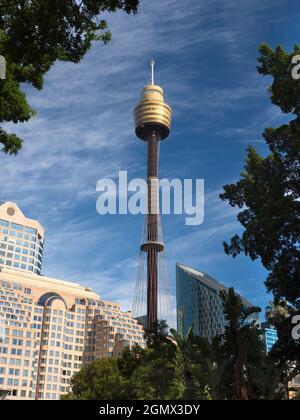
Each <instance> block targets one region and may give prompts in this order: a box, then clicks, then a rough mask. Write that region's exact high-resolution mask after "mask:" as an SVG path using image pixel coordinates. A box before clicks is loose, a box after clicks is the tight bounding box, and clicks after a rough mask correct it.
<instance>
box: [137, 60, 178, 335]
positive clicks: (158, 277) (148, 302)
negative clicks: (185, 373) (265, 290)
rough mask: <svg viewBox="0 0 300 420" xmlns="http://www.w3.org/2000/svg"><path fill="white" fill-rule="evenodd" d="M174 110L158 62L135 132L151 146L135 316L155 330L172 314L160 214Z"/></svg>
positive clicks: (143, 101)
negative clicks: (161, 166)
mask: <svg viewBox="0 0 300 420" xmlns="http://www.w3.org/2000/svg"><path fill="white" fill-rule="evenodd" d="M171 114H172V110H171V108H170V106H169V105H168V104H167V103H165V100H164V92H163V89H162V88H161V87H160V86H158V85H156V84H155V83H154V61H152V62H151V84H149V85H146V86H145V87H144V88H143V90H142V95H141V100H140V102H139V103H138V105H137V106H136V107H135V109H134V118H135V133H136V135H137V137H138V138H139V139H141V140H143V141H144V142H146V143H147V184H148V213H147V215H146V217H145V223H144V230H143V235H142V243H141V247H140V259H139V267H138V276H137V282H136V289H135V297H134V305H133V315H134V316H135V317H136V318H140V319H142V320H143V323H144V325H145V326H146V327H147V328H148V330H150V331H153V330H154V329H155V326H156V324H157V321H158V319H167V318H168V317H169V315H170V305H169V288H168V276H167V267H166V260H165V256H164V249H165V246H164V242H163V236H162V228H161V220H160V214H159V188H158V186H159V180H158V163H159V149H160V143H161V141H162V140H164V139H166V138H167V137H168V136H169V134H170V126H171Z"/></svg>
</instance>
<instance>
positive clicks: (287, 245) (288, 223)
mask: <svg viewBox="0 0 300 420" xmlns="http://www.w3.org/2000/svg"><path fill="white" fill-rule="evenodd" d="M260 52H261V55H260V58H259V60H258V61H259V67H258V71H259V72H260V73H261V74H263V75H269V76H272V77H273V83H272V85H271V86H270V88H269V91H270V94H271V100H272V102H273V103H274V104H275V105H278V106H279V107H280V108H281V110H282V112H284V113H292V114H293V115H294V116H295V119H293V120H292V121H290V122H289V123H288V124H284V125H282V126H280V127H278V128H267V129H266V130H265V132H264V135H263V136H264V138H265V140H266V143H267V145H268V146H269V148H270V154H269V155H268V156H267V157H265V158H263V157H262V156H260V155H259V154H258V153H257V152H256V151H255V149H254V148H253V147H251V146H250V147H249V148H248V155H247V159H246V163H245V167H244V171H243V172H242V174H241V179H240V180H239V181H238V182H237V183H236V184H231V185H226V186H225V187H224V191H225V192H224V193H223V194H221V198H222V199H223V200H227V201H228V202H229V204H230V205H231V206H237V207H239V208H241V209H242V208H243V210H242V211H241V212H240V213H239V214H238V220H239V222H240V223H241V225H242V226H243V228H244V232H243V234H242V236H239V235H235V236H234V237H233V238H232V239H231V242H230V244H228V243H225V244H224V245H225V251H226V252H227V253H228V254H231V255H232V256H233V257H235V256H237V255H238V254H239V253H241V252H243V253H245V254H246V255H249V256H250V257H251V258H252V259H253V260H254V259H257V258H260V259H261V261H262V263H263V265H264V267H265V268H266V269H267V270H268V271H269V275H268V278H267V280H266V285H267V288H268V290H269V291H271V292H273V294H274V297H275V298H277V299H281V298H285V299H287V300H288V301H290V302H291V303H296V302H297V300H299V298H300V282H299V276H300V249H299V243H300V230H299V218H300V202H299V196H300V183H299V179H300V102H299V98H300V80H294V79H293V78H292V76H291V72H292V57H293V56H294V55H295V54H296V53H298V54H299V53H300V49H299V47H295V48H294V51H292V52H291V53H290V54H288V53H286V52H284V51H283V50H282V48H280V47H278V48H277V49H276V50H275V51H273V50H272V49H271V48H269V47H268V46H266V45H263V46H262V47H261V50H260Z"/></svg>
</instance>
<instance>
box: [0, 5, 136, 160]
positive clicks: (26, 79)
mask: <svg viewBox="0 0 300 420" xmlns="http://www.w3.org/2000/svg"><path fill="white" fill-rule="evenodd" d="M138 3H139V0H81V1H77V0H0V54H1V55H2V56H4V57H5V60H6V64H7V68H6V79H5V80H0V123H4V122H13V123H18V122H24V121H28V120H29V119H30V118H31V117H32V116H33V115H34V110H33V109H32V108H31V107H30V106H29V104H28V103H27V101H26V97H25V94H24V93H23V92H22V91H21V84H22V83H28V84H31V85H32V86H34V87H35V88H36V89H42V87H43V81H44V75H45V74H46V72H47V71H48V70H49V69H50V68H51V66H52V65H53V64H54V63H55V61H57V60H63V61H71V62H73V63H78V62H79V61H80V60H81V59H82V58H83V57H84V55H85V54H86V52H87V51H88V50H89V49H90V47H91V45H92V43H93V42H94V41H96V42H97V41H100V42H103V43H104V44H107V43H108V42H109V41H110V39H111V33H110V31H109V29H108V26H107V22H106V21H105V20H104V19H101V15H102V14H103V13H104V12H116V11H118V10H124V11H125V12H126V13H136V12H137V7H138ZM0 144H2V145H3V148H2V150H3V151H4V152H5V153H9V154H16V153H17V152H18V151H19V149H20V148H21V146H22V140H21V139H20V138H19V137H17V136H16V135H15V134H11V133H7V132H6V131H4V130H3V129H1V128H0Z"/></svg>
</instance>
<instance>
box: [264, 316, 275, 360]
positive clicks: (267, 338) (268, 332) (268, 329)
mask: <svg viewBox="0 0 300 420" xmlns="http://www.w3.org/2000/svg"><path fill="white" fill-rule="evenodd" d="M261 329H262V337H263V341H264V345H265V349H266V352H267V353H269V351H270V350H271V349H272V347H273V346H274V344H275V343H276V342H277V341H278V334H277V331H276V329H275V328H274V327H272V326H271V325H270V324H269V323H268V322H264V323H262V326H261Z"/></svg>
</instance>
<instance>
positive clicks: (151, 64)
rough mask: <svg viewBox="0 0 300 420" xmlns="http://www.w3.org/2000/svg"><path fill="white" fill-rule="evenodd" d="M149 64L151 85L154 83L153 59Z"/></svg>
mask: <svg viewBox="0 0 300 420" xmlns="http://www.w3.org/2000/svg"><path fill="white" fill-rule="evenodd" d="M150 66H151V85H154V66H155V61H154V60H151V61H150Z"/></svg>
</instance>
